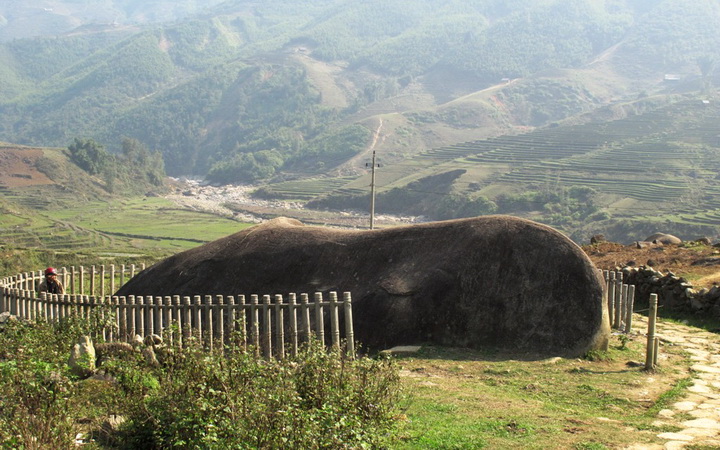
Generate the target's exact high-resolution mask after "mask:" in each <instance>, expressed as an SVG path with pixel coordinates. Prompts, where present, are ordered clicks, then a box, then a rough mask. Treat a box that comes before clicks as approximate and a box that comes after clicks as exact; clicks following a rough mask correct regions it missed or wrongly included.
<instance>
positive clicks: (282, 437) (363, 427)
mask: <svg viewBox="0 0 720 450" xmlns="http://www.w3.org/2000/svg"><path fill="white" fill-rule="evenodd" d="M165 364H166V366H165V367H164V368H163V369H162V370H160V371H159V372H158V375H159V377H160V385H161V386H162V388H161V389H157V390H155V391H152V392H150V393H149V395H148V396H147V398H146V400H145V401H144V402H143V404H142V406H141V407H139V408H137V409H136V410H135V411H134V412H133V415H132V417H131V420H130V421H128V426H127V427H125V429H124V430H123V432H124V433H125V434H126V436H127V440H128V441H129V442H132V439H134V442H132V446H134V447H138V446H139V447H172V446H182V447H192V448H198V447H199V448H228V447H230V448H280V447H287V448H338V447H351V448H359V447H365V446H367V447H381V446H383V444H384V443H386V442H387V441H388V439H390V438H391V436H392V433H391V432H392V431H393V429H394V425H395V420H394V417H395V416H396V414H397V410H396V405H397V403H398V399H399V378H398V375H397V371H396V370H395V367H394V365H393V363H392V362H390V361H387V360H383V361H376V360H371V359H368V358H361V359H358V360H355V361H351V360H346V359H344V358H343V357H342V356H341V355H340V354H339V353H336V352H327V351H325V349H324V348H322V346H320V345H319V344H317V343H314V344H311V345H309V346H307V347H306V348H305V349H304V350H303V351H302V352H301V353H300V354H299V355H298V356H297V357H296V358H291V359H287V360H284V361H265V360H262V359H258V358H256V357H255V356H253V355H252V354H251V353H242V352H235V353H230V354H225V355H222V354H220V353H213V354H208V353H207V352H206V351H205V350H203V349H202V348H201V347H200V346H199V345H197V344H195V345H193V346H191V347H190V348H187V349H185V350H184V351H183V352H181V353H176V354H173V355H171V356H170V357H169V358H168V360H166V361H165Z"/></svg>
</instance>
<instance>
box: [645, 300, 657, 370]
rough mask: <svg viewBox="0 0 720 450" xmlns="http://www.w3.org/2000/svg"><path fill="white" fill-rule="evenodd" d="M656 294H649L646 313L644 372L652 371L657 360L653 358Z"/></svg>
mask: <svg viewBox="0 0 720 450" xmlns="http://www.w3.org/2000/svg"><path fill="white" fill-rule="evenodd" d="M657 304H658V296H657V294H650V312H649V313H648V331H647V350H646V357H645V370H652V369H653V368H654V367H655V365H654V362H655V361H656V360H657V359H656V356H655V321H656V320H657Z"/></svg>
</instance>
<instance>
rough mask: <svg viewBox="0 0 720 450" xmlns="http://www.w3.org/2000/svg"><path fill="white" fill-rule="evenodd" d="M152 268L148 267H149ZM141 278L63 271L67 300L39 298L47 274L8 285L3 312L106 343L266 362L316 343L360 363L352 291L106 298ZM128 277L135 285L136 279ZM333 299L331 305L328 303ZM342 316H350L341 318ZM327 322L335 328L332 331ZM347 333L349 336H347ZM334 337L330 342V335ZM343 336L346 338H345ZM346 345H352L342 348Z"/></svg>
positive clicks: (126, 271)
mask: <svg viewBox="0 0 720 450" xmlns="http://www.w3.org/2000/svg"><path fill="white" fill-rule="evenodd" d="M143 268H144V267H143ZM128 275H129V278H132V277H133V276H134V275H135V266H134V265H133V266H129V267H125V266H122V267H121V268H120V270H118V271H116V270H115V266H110V267H109V270H106V268H105V266H100V268H99V270H96V268H95V267H94V266H93V267H91V268H83V267H80V268H79V269H76V268H75V267H71V268H70V269H67V268H62V269H60V270H58V278H60V280H61V281H62V282H63V285H65V286H67V287H66V293H65V294H48V293H46V292H42V293H37V292H36V288H35V286H37V284H38V283H40V281H41V280H42V279H43V277H44V276H43V273H42V271H38V272H29V273H22V274H18V275H15V276H12V277H6V278H3V279H2V280H0V287H1V288H0V313H2V312H9V313H10V314H12V315H14V316H17V317H20V318H23V319H28V320H45V321H48V322H51V323H57V322H59V321H62V320H63V319H66V318H69V317H71V316H76V317H81V318H86V319H90V320H93V321H94V323H98V324H100V326H99V327H98V329H99V330H100V331H98V333H99V334H101V335H102V336H101V337H102V339H103V340H105V341H121V342H130V341H132V340H133V339H135V336H140V338H143V339H144V338H146V337H148V336H153V335H164V336H165V338H166V339H168V340H169V341H170V342H169V343H170V344H172V345H178V346H182V345H183V342H187V340H188V339H193V338H194V339H200V340H201V342H202V344H203V345H204V346H205V347H206V348H209V349H213V348H214V347H218V348H221V349H224V348H225V347H226V346H240V347H242V348H243V349H245V350H247V349H248V348H251V349H254V351H255V352H256V353H257V354H258V355H262V356H264V357H266V358H271V357H275V358H279V359H282V358H284V357H285V356H287V355H292V356H295V355H297V353H298V349H299V346H300V345H302V343H304V342H308V341H309V340H310V339H312V338H313V337H314V338H315V339H317V340H319V341H320V342H322V343H323V344H324V345H331V346H333V347H334V348H337V349H341V346H344V347H345V352H346V355H348V356H350V357H354V356H355V342H354V332H353V320H352V299H351V295H350V293H349V292H344V293H343V295H342V299H339V298H338V294H337V292H329V293H327V294H324V293H322V292H316V293H314V294H313V296H312V299H311V298H310V296H309V295H308V294H304V293H303V294H300V295H297V294H294V293H290V294H288V295H287V298H285V297H284V296H283V295H279V294H276V295H256V294H253V295H250V296H248V297H246V296H245V295H227V296H226V295H194V296H179V295H167V296H152V295H148V296H134V295H129V296H113V295H106V294H105V292H106V289H108V291H109V292H114V291H115V286H116V283H119V284H118V286H121V285H122V284H124V282H125V279H126V276H128ZM129 278H127V279H129ZM326 297H327V298H326ZM341 310H342V311H341ZM326 320H327V321H328V322H329V324H327V325H326ZM341 329H342V330H343V331H344V333H342V334H341ZM326 335H328V336H326ZM341 336H342V337H341ZM96 337H100V336H96ZM342 340H344V343H343V342H342Z"/></svg>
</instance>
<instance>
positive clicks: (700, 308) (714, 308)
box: [622, 266, 720, 317]
mask: <svg viewBox="0 0 720 450" xmlns="http://www.w3.org/2000/svg"><path fill="white" fill-rule="evenodd" d="M622 272H623V279H624V280H625V283H628V284H633V285H635V289H636V294H635V295H636V298H637V299H638V300H639V301H640V302H643V303H647V301H648V299H649V297H650V294H658V299H659V302H660V305H662V306H664V307H666V308H674V309H687V310H690V311H693V312H698V313H703V312H709V313H711V314H713V315H715V316H718V317H720V287H718V286H713V287H712V288H711V289H706V288H703V289H696V288H695V287H694V286H693V285H692V283H690V282H689V281H687V280H686V279H685V278H683V277H680V276H677V275H675V274H674V273H672V272H667V273H662V272H660V271H657V270H655V269H653V268H652V267H645V266H640V267H624V268H623V269H622Z"/></svg>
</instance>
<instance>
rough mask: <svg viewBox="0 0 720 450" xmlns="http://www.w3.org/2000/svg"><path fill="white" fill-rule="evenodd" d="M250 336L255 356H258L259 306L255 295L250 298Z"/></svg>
mask: <svg viewBox="0 0 720 450" xmlns="http://www.w3.org/2000/svg"><path fill="white" fill-rule="evenodd" d="M250 336H251V338H252V339H251V341H252V345H253V346H254V347H255V356H260V306H259V305H258V296H257V294H252V295H251V296H250Z"/></svg>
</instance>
